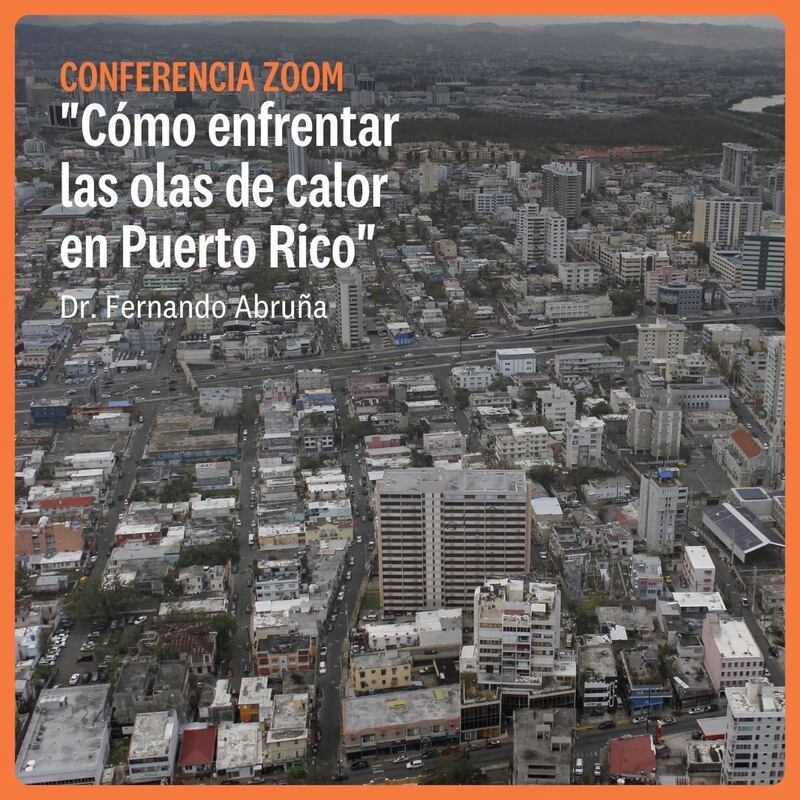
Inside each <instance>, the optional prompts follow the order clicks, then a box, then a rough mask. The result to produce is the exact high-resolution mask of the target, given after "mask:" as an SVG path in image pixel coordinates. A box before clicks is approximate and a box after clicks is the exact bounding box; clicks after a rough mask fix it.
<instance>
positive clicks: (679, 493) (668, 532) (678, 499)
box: [639, 469, 689, 553]
mask: <svg viewBox="0 0 800 800" xmlns="http://www.w3.org/2000/svg"><path fill="white" fill-rule="evenodd" d="M688 499H689V493H688V490H687V488H686V486H685V485H684V484H683V483H681V481H679V480H678V479H677V478H676V477H675V475H674V473H673V472H672V470H671V469H659V470H658V471H657V472H656V474H655V475H642V478H641V481H640V483H639V536H640V537H641V538H642V539H644V540H645V541H646V542H647V550H648V552H650V553H661V552H663V551H665V550H672V548H673V547H674V545H675V531H676V529H677V528H678V527H679V526H680V525H681V524H682V522H683V520H684V518H685V515H686V504H687V502H688Z"/></svg>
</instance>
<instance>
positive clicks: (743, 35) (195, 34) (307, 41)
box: [16, 17, 784, 56]
mask: <svg viewBox="0 0 800 800" xmlns="http://www.w3.org/2000/svg"><path fill="white" fill-rule="evenodd" d="M530 22H531V24H530V25H516V26H512V25H508V24H499V23H495V22H477V23H473V24H469V25H452V24H447V23H446V22H439V21H436V22H430V23H428V22H424V23H419V22H416V23H411V24H406V23H400V22H396V21H393V20H387V19H353V20H347V21H336V22H321V21H313V20H310V21H307V22H296V21H284V20H281V19H279V18H277V19H269V18H267V19H264V20H252V19H248V20H241V21H227V20H219V21H216V20H209V21H202V22H197V23H194V22H190V23H184V24H170V23H165V24H161V25H155V24H142V23H141V22H137V21H135V20H130V21H128V20H126V19H125V18H122V19H120V20H115V21H113V22H106V21H103V22H92V23H89V24H86V25H74V24H73V25H69V26H65V25H63V24H59V23H56V24H53V25H42V24H40V22H39V21H37V23H36V24H31V23H26V22H24V21H23V22H20V23H19V25H18V26H17V31H16V36H17V44H18V45H19V46H25V45H32V46H36V45H42V44H46V43H48V42H53V43H55V42H59V43H61V44H62V45H63V44H65V43H67V42H68V43H69V45H70V46H71V47H72V48H75V47H79V46H80V45H81V44H86V45H88V46H90V47H97V46H98V45H99V44H100V43H102V45H103V46H113V45H114V44H115V42H119V43H120V44H124V45H126V46H129V45H130V44H131V42H133V41H136V40H137V39H139V38H140V37H141V39H142V40H143V41H146V42H147V43H148V45H150V46H152V47H159V46H166V45H174V43H175V42H176V41H180V42H183V43H185V44H187V45H189V44H193V43H196V42H197V43H199V42H202V41H204V40H205V41H208V40H211V41H213V42H214V45H215V46H217V47H226V46H228V45H230V46H232V47H236V46H242V45H244V46H246V47H256V48H258V49H260V50H262V51H263V50H264V49H266V48H269V47H276V46H278V47H280V48H281V49H282V50H283V49H287V48H296V49H300V48H302V47H303V46H304V45H306V46H311V47H315V48H318V47H319V46H320V44H326V45H328V46H330V45H333V48H332V49H335V50H342V49H345V50H348V49H358V48H362V49H365V50H372V49H379V48H380V47H381V46H386V47H389V48H391V47H392V46H401V45H413V44H422V43H432V44H434V45H435V46H437V47H441V48H442V49H445V50H446V49H448V48H457V49H464V48H474V49H475V51H476V52H480V53H482V54H484V55H485V54H486V53H490V52H491V51H492V49H493V48H495V47H503V46H505V47H508V48H511V49H516V48H523V49H530V50H531V51H534V52H536V54H537V55H548V54H554V55H556V54H559V55H564V54H565V53H569V52H570V51H572V52H574V53H575V54H581V55H587V56H592V55H604V54H605V55H609V54H614V53H620V54H626V55H648V54H659V55H670V54H672V55H675V54H676V53H678V52H695V53H699V52H702V51H704V50H705V51H716V52H719V53H742V52H746V51H759V52H760V54H761V55H762V56H763V55H768V54H772V55H775V56H779V55H780V54H782V52H783V49H784V35H783V31H782V30H780V29H775V28H764V27H756V26H750V25H710V24H704V23H700V24H688V23H661V22H650V21H646V20H643V21H640V22H635V21H633V22H578V23H571V24H556V25H539V26H536V18H535V17H531V19H530Z"/></svg>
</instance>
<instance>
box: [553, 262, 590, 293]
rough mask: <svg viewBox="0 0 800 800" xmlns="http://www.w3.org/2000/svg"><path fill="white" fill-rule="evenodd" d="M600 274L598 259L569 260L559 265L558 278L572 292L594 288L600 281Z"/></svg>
mask: <svg viewBox="0 0 800 800" xmlns="http://www.w3.org/2000/svg"><path fill="white" fill-rule="evenodd" d="M600 274H601V270H600V265H599V264H598V263H597V262H596V261H567V262H565V263H561V264H559V265H558V279H559V280H560V281H561V285H562V286H563V287H564V288H565V289H569V290H570V291H571V292H582V291H585V290H586V289H594V288H595V287H597V286H598V284H599V283H600Z"/></svg>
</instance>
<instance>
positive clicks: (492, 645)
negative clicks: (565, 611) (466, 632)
mask: <svg viewBox="0 0 800 800" xmlns="http://www.w3.org/2000/svg"><path fill="white" fill-rule="evenodd" d="M472 613H473V625H474V629H475V633H474V659H475V663H476V667H477V675H478V683H479V684H481V685H485V686H489V687H496V688H498V689H499V690H500V691H501V692H503V693H511V694H519V693H525V692H529V691H531V690H534V689H537V688H539V687H541V685H542V683H543V680H544V678H545V676H552V675H553V674H554V672H555V671H556V662H557V658H558V650H559V646H560V639H561V590H560V589H559V588H558V587H557V586H556V585H555V584H553V583H534V582H528V581H526V580H524V579H512V578H498V579H487V580H486V581H485V582H483V583H482V584H481V585H480V586H478V587H477V588H476V589H475V591H474V593H473V601H472Z"/></svg>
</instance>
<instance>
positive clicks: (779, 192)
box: [767, 164, 786, 216]
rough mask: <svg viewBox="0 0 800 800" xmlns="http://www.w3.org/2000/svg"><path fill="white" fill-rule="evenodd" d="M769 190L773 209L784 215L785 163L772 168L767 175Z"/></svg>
mask: <svg viewBox="0 0 800 800" xmlns="http://www.w3.org/2000/svg"><path fill="white" fill-rule="evenodd" d="M767 190H768V192H769V201H770V205H771V206H772V210H773V211H774V212H775V213H776V214H779V215H780V216H783V215H784V214H785V213H786V167H785V166H784V165H783V164H780V165H778V166H777V167H775V168H774V169H772V170H770V173H769V175H768V176H767Z"/></svg>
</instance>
